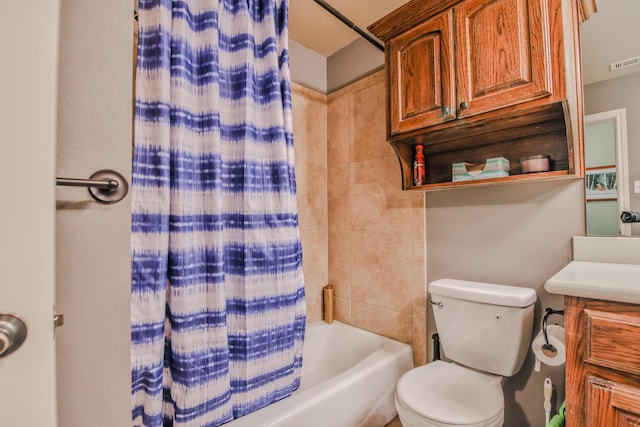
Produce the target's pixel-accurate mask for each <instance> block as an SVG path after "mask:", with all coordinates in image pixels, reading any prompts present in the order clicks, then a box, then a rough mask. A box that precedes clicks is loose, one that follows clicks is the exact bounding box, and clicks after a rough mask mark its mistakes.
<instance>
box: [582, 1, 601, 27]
mask: <svg viewBox="0 0 640 427" xmlns="http://www.w3.org/2000/svg"><path fill="white" fill-rule="evenodd" d="M578 5H579V8H580V23H583V22H584V21H586V20H587V19H589V18H591V15H593V14H594V13H596V12H597V11H598V8H597V7H596V0H580V2H579V3H578Z"/></svg>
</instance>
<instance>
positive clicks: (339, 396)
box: [224, 322, 413, 427]
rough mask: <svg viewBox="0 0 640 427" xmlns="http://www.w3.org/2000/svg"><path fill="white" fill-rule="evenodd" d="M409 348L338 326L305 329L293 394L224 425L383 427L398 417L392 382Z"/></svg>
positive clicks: (406, 362)
mask: <svg viewBox="0 0 640 427" xmlns="http://www.w3.org/2000/svg"><path fill="white" fill-rule="evenodd" d="M411 368H413V357H412V353H411V347H409V346H408V345H407V344H402V343H400V342H398V341H394V340H391V339H388V338H384V337H382V336H379V335H376V334H373V333H371V332H367V331H364V330H362V329H358V328H354V327H352V326H348V325H345V324H343V323H340V322H333V323H332V324H331V325H328V324H326V323H324V322H316V323H312V324H311V325H309V326H307V332H306V336H305V342H304V359H303V362H302V383H301V385H300V388H299V389H298V390H296V391H295V392H294V393H293V395H291V396H290V397H287V398H286V399H282V400H281V401H279V402H276V403H274V404H272V405H270V406H267V407H265V408H262V409H260V410H258V411H256V412H253V413H251V414H249V415H245V416H244V417H242V418H238V419H237V420H234V421H232V422H230V423H227V424H224V427H328V426H331V427H356V426H358V427H382V426H384V425H385V424H386V423H388V422H389V421H391V420H392V419H393V418H394V417H395V416H396V408H395V404H394V394H395V388H396V382H397V381H398V379H399V378H400V376H401V375H402V374H404V373H405V372H406V371H408V370H409V369H411Z"/></svg>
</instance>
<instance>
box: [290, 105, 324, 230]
mask: <svg viewBox="0 0 640 427" xmlns="http://www.w3.org/2000/svg"><path fill="white" fill-rule="evenodd" d="M292 105H293V133H294V147H295V148H294V150H295V156H296V159H295V164H296V184H297V189H298V191H297V201H298V212H299V217H300V229H301V230H306V231H320V230H326V228H327V222H328V219H327V114H326V111H327V106H326V103H323V102H320V101H318V100H315V99H312V98H308V97H305V96H302V95H300V94H297V93H294V94H293V96H292Z"/></svg>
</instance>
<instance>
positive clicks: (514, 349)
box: [429, 279, 536, 376]
mask: <svg viewBox="0 0 640 427" xmlns="http://www.w3.org/2000/svg"><path fill="white" fill-rule="evenodd" d="M429 292H430V293H431V304H432V305H433V313H434V316H435V320H436V328H437V330H438V335H439V337H440V342H441V344H442V349H443V350H444V355H445V356H446V357H447V358H448V359H451V360H453V361H455V362H457V363H460V364H462V365H465V366H468V367H470V368H473V369H477V370H481V371H485V372H489V373H493V374H497V375H502V376H512V375H514V374H515V373H516V372H518V371H519V370H520V368H521V367H522V363H523V362H524V359H525V356H526V355H527V351H528V349H529V344H530V340H531V331H532V327H533V307H534V303H535V302H536V293H535V291H534V290H533V289H529V288H520V287H516V286H504V285H496V284H491V283H480V282H469V281H465V280H454V279H441V280H436V281H434V282H431V283H430V284H429Z"/></svg>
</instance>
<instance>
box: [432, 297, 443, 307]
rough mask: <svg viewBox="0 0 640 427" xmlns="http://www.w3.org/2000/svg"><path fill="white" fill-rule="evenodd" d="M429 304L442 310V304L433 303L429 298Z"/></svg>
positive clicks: (438, 302)
mask: <svg viewBox="0 0 640 427" xmlns="http://www.w3.org/2000/svg"><path fill="white" fill-rule="evenodd" d="M429 304H431V305H435V306H436V307H438V308H439V309H442V308H444V304H442V303H441V302H440V301H434V300H432V299H431V298H429Z"/></svg>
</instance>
